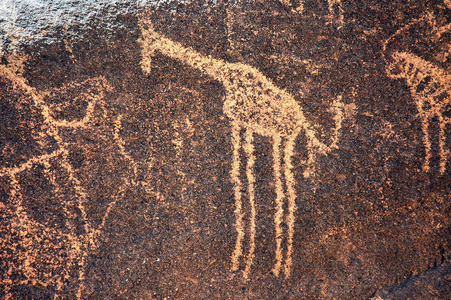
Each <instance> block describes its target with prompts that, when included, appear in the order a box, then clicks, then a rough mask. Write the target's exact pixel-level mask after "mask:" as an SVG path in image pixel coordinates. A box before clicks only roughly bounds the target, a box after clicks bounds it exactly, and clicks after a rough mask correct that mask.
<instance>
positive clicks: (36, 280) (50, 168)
mask: <svg viewBox="0 0 451 300" xmlns="http://www.w3.org/2000/svg"><path fill="white" fill-rule="evenodd" d="M8 61H9V63H8V64H7V65H5V64H1V65H0V77H1V78H2V80H4V81H6V82H9V83H10V84H11V85H12V87H13V88H14V89H15V90H16V91H18V92H19V94H22V95H23V97H26V98H29V99H31V105H32V106H34V107H35V108H36V109H37V110H38V111H39V112H40V115H41V116H42V118H43V123H44V126H43V128H44V132H43V133H40V134H41V135H43V136H48V137H51V138H53V140H55V141H56V143H57V147H56V149H55V150H53V151H51V152H50V153H48V154H42V155H37V156H33V157H31V158H29V159H28V160H27V161H26V162H24V163H21V164H19V165H15V166H11V167H4V168H2V169H0V178H5V179H6V180H7V181H8V182H9V186H10V188H9V197H10V199H11V200H10V203H11V207H8V210H6V212H5V214H6V215H7V216H8V219H9V220H10V221H9V222H10V223H9V228H10V231H9V234H8V236H7V237H6V241H1V242H2V243H4V242H6V244H8V243H11V241H9V240H8V239H12V238H13V237H14V236H19V242H18V243H19V244H20V245H21V249H23V251H22V252H20V253H19V254H18V255H19V257H18V258H17V259H16V260H15V263H11V264H8V263H7V264H6V266H7V268H8V271H7V272H6V274H8V275H9V276H11V275H12V274H13V273H14V272H17V270H21V272H23V275H24V278H23V280H22V281H20V282H16V281H14V280H13V279H12V278H6V279H5V280H4V282H3V284H4V288H5V295H6V296H5V297H6V299H11V297H12V295H11V293H10V290H11V286H12V285H13V284H29V283H30V282H31V284H32V285H40V286H43V287H46V286H48V285H54V286H56V290H57V291H58V290H61V288H62V286H63V284H64V283H63V282H64V281H67V278H70V275H69V273H71V272H74V271H75V272H77V271H78V278H77V280H78V290H77V292H76V297H77V298H78V299H81V298H82V293H83V289H84V283H83V282H84V279H85V268H86V260H87V258H88V254H89V251H90V250H92V249H95V248H96V247H97V242H98V238H99V235H100V234H101V232H102V227H103V226H104V224H105V219H106V218H107V217H108V213H109V210H110V209H111V205H110V206H109V207H108V209H107V210H106V212H105V214H104V218H103V220H102V223H101V225H100V226H99V227H98V228H93V226H92V225H91V222H90V221H89V219H88V213H87V211H86V202H87V201H88V194H87V192H86V190H85V188H84V187H83V185H82V183H81V181H80V179H79V178H78V177H77V174H76V171H75V170H74V168H73V166H72V165H71V163H70V160H69V155H70V154H69V143H68V142H66V141H65V140H64V138H63V136H62V135H61V131H62V130H74V131H76V130H78V129H81V128H86V127H89V126H91V124H90V123H91V121H92V120H93V119H94V118H95V116H94V115H95V110H99V108H100V109H102V110H103V111H104V108H103V97H104V93H105V92H106V91H108V90H110V85H109V84H108V82H107V81H106V80H105V79H104V78H103V77H96V78H91V79H87V80H85V81H82V82H72V83H69V84H66V85H63V86H62V87H60V88H50V89H48V90H43V91H41V90H38V89H36V88H34V87H32V86H31V85H29V84H28V82H27V80H26V79H25V78H24V76H23V75H22V69H23V68H22V65H23V63H24V62H25V61H26V59H24V58H23V57H22V58H20V57H19V58H13V57H10V58H8ZM75 90H76V91H78V96H76V97H79V98H81V99H83V101H85V102H87V105H86V108H85V111H84V115H83V116H82V117H81V118H78V119H77V118H75V119H73V120H67V119H65V118H60V117H59V113H58V111H60V110H64V107H61V105H64V103H65V101H63V104H61V103H58V101H52V100H54V98H62V99H64V98H65V97H67V95H68V94H71V93H72V92H74V91H75ZM73 100H74V101H76V100H77V99H73ZM49 102H50V103H52V102H53V104H49ZM36 166H41V167H43V168H44V174H46V175H47V176H48V178H49V181H50V182H51V183H53V185H54V186H55V190H56V191H58V187H57V183H55V177H56V173H57V172H58V173H63V174H64V176H65V178H66V179H67V184H68V185H69V186H71V189H72V193H73V194H74V195H75V196H74V198H75V200H70V201H67V202H65V203H63V204H61V205H62V207H63V211H64V216H65V218H66V220H65V224H64V226H65V227H66V228H68V230H62V229H59V228H56V227H55V228H54V227H52V226H48V224H41V223H40V222H39V221H37V220H35V219H33V218H32V217H30V216H29V212H27V208H26V204H25V203H24V201H25V199H24V197H23V195H22V194H23V193H22V190H23V187H22V186H21V184H20V177H21V176H22V174H23V173H25V172H26V171H30V170H31V169H33V168H35V167H36ZM8 206H9V205H8ZM75 219H76V220H78V222H81V223H82V224H83V231H84V234H79V232H77V231H79V229H77V228H76V225H75V223H74V220H75ZM49 253H50V254H49ZM18 262H19V263H20V264H21V265H16V264H17V263H18ZM38 262H40V263H41V264H39V263H38ZM43 266H44V267H43ZM45 267H48V268H49V269H48V270H46V269H45ZM40 268H44V269H43V270H42V269H40ZM57 268H62V269H63V270H62V271H61V272H60V274H58V275H55V274H53V273H52V272H51V271H49V270H56V269H57ZM38 274H41V275H39V276H38ZM42 274H46V275H45V276H43V275H42Z"/></svg>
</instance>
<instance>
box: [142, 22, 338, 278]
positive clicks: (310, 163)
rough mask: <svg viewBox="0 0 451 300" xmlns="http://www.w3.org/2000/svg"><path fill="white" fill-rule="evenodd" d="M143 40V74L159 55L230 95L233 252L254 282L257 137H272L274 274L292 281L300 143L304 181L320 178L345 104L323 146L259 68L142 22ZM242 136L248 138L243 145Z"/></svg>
mask: <svg viewBox="0 0 451 300" xmlns="http://www.w3.org/2000/svg"><path fill="white" fill-rule="evenodd" d="M140 27H141V32H142V38H141V39H140V40H139V43H140V44H141V47H142V64H141V67H142V69H143V71H144V72H145V73H147V74H150V73H151V62H152V58H153V57H154V56H155V54H156V53H157V52H159V53H161V54H163V55H165V56H168V57H171V58H173V59H177V60H180V61H182V62H183V63H186V64H187V65H189V66H191V67H193V68H195V69H198V70H201V71H202V72H205V73H206V74H208V75H209V76H211V77H213V78H214V79H216V80H218V81H219V82H221V83H222V84H223V85H224V87H225V90H226V96H225V99H224V105H223V111H224V114H225V115H226V116H227V117H228V118H229V119H230V122H231V127H232V144H233V160H232V169H231V173H230V175H231V180H232V182H233V184H234V198H235V212H234V213H235V218H236V223H235V226H236V231H237V238H236V243H235V249H234V251H233V254H232V257H231V261H232V267H231V270H232V271H238V270H239V269H240V267H241V258H242V257H243V259H244V265H243V267H244V269H243V270H242V274H243V277H244V278H248V277H249V274H250V268H251V266H252V262H253V259H254V256H255V247H256V246H255V234H256V224H255V223H256V217H257V208H256V204H255V198H256V197H255V187H254V185H255V175H254V167H255V156H254V146H253V138H254V134H257V135H260V136H265V137H270V138H271V139H272V141H273V151H272V152H273V153H272V154H273V160H274V162H273V171H274V177H275V185H276V187H275V192H276V199H275V205H276V212H275V215H274V223H275V231H276V234H275V236H276V238H275V244H276V253H275V264H274V268H273V270H272V271H273V273H274V275H275V276H279V274H280V272H281V271H282V269H283V273H284V275H285V277H289V276H290V274H291V268H292V253H293V236H294V223H295V211H296V208H297V206H296V191H295V178H294V175H293V172H292V168H293V165H292V156H293V153H294V147H295V141H296V138H297V137H298V135H299V134H300V133H301V132H303V133H304V134H305V136H306V138H307V153H308V156H307V159H306V161H305V170H304V173H303V174H304V177H310V176H312V175H313V174H314V172H315V162H316V158H317V156H318V155H326V154H327V153H328V152H330V151H332V150H333V149H336V148H338V140H339V136H340V129H341V126H342V121H343V116H344V115H343V103H342V99H341V97H338V98H337V99H336V100H335V101H334V103H333V105H332V110H333V111H334V113H335V117H334V121H335V129H334V130H332V133H331V136H332V138H331V142H330V144H329V145H326V144H325V143H323V142H321V141H320V140H319V139H318V138H317V136H316V133H315V130H314V127H313V125H312V124H310V122H309V121H308V120H307V119H306V117H305V115H304V113H303V110H302V108H301V107H300V106H299V104H298V103H297V102H296V100H295V99H294V97H293V96H292V95H291V94H289V93H288V92H287V91H285V90H283V89H280V88H278V87H277V86H276V85H275V84H274V83H273V82H272V81H271V80H270V79H268V78H267V77H266V76H265V75H263V73H262V72H260V71H259V70H257V69H256V68H254V67H252V66H250V65H246V64H243V63H229V62H226V61H223V60H220V59H216V58H213V57H211V56H207V55H203V54H200V53H198V52H197V51H195V50H194V49H192V48H189V47H185V46H183V45H182V44H180V43H178V42H175V41H173V40H171V39H169V38H167V37H165V36H164V35H162V34H160V33H158V32H156V31H155V30H154V28H153V25H152V24H151V23H150V22H149V21H145V20H141V22H140ZM241 131H245V133H244V143H242V137H241ZM240 149H243V150H244V152H245V154H246V156H247V164H246V169H245V173H246V177H247V193H248V199H249V207H250V212H249V223H250V224H249V225H248V227H247V231H246V228H245V224H244V216H245V212H244V211H243V210H244V209H243V203H242V197H243V195H242V182H241V179H240V162H241V160H240ZM282 172H283V174H284V177H285V181H286V192H284V188H283V183H282ZM285 200H286V201H287V212H286V216H285V217H284V214H285V212H284V201H285ZM282 222H286V224H287V229H286V232H285V242H286V253H285V255H284V254H283V246H282V245H283V242H284V230H283V226H282ZM246 234H247V235H248V236H249V237H248V243H249V248H248V253H247V254H244V253H243V243H244V239H245V235H246Z"/></svg>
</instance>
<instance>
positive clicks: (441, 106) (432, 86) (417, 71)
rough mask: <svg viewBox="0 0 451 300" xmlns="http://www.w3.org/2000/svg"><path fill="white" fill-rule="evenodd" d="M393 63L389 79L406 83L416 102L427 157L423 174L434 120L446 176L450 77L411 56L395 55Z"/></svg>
mask: <svg viewBox="0 0 451 300" xmlns="http://www.w3.org/2000/svg"><path fill="white" fill-rule="evenodd" d="M392 59H393V62H392V63H391V64H389V65H388V68H387V74H388V76H390V77H391V78H394V79H399V78H402V79H404V80H406V83H407V85H408V86H409V88H410V93H411V94H412V97H413V98H414V99H415V104H416V106H417V109H418V112H419V113H418V117H419V118H420V119H421V128H422V131H423V143H424V147H425V149H426V157H425V159H424V163H423V170H424V171H425V172H428V171H429V169H430V159H431V141H430V136H429V130H428V128H429V122H430V121H431V120H432V119H433V118H437V119H438V122H439V127H440V131H439V155H440V174H444V173H445V168H446V164H447V161H448V159H449V155H450V151H449V149H446V136H445V130H446V125H447V124H451V116H449V115H448V114H449V113H450V111H451V94H450V91H451V75H449V74H447V73H446V72H445V71H444V70H442V69H441V68H439V67H437V66H435V65H433V64H432V63H430V62H428V61H426V60H424V59H422V58H420V57H418V56H416V55H415V54H412V53H406V52H394V53H393V54H392Z"/></svg>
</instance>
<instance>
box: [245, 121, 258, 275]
mask: <svg viewBox="0 0 451 300" xmlns="http://www.w3.org/2000/svg"><path fill="white" fill-rule="evenodd" d="M252 141H253V132H252V130H251V129H247V130H246V144H245V151H246V154H247V166H246V175H247V182H248V189H247V190H248V195H249V206H250V220H249V245H250V246H249V252H248V255H247V258H246V267H245V269H244V272H243V277H244V278H245V279H247V278H248V276H249V272H250V268H251V265H252V261H253V259H254V251H255V232H256V229H255V217H256V209H255V190H254V182H255V176H254V173H253V171H254V165H255V156H254V146H253V144H252Z"/></svg>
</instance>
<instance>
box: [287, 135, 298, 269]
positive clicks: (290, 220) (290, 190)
mask: <svg viewBox="0 0 451 300" xmlns="http://www.w3.org/2000/svg"><path fill="white" fill-rule="evenodd" d="M295 140H296V135H293V136H291V137H290V138H289V139H288V140H287V142H286V145H285V153H284V163H285V182H286V184H287V194H288V215H287V217H286V222H287V224H288V236H287V257H286V260H285V268H284V272H285V277H289V276H290V274H291V265H292V258H291V256H292V253H293V235H294V213H295V212H296V208H297V206H296V190H295V188H294V186H295V180H294V175H293V172H292V171H291V170H292V168H293V165H292V163H291V157H292V156H293V153H294V146H295Z"/></svg>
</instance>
